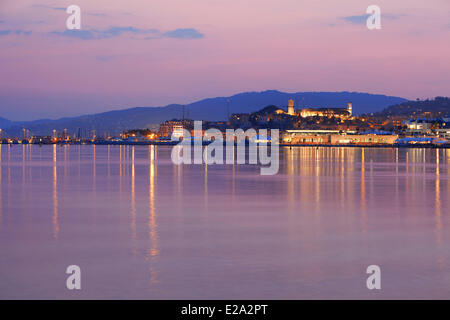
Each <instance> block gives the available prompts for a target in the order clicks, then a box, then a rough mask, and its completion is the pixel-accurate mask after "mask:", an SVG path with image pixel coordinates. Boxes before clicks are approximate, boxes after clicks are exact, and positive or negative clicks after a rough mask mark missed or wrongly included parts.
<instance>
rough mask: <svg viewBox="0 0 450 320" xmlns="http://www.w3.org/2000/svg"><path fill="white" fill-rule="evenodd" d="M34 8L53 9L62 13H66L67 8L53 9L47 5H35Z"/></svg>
mask: <svg viewBox="0 0 450 320" xmlns="http://www.w3.org/2000/svg"><path fill="white" fill-rule="evenodd" d="M32 7H33V8H41V9H52V10H60V11H66V8H63V7H53V6H49V5H46V4H33V5H32Z"/></svg>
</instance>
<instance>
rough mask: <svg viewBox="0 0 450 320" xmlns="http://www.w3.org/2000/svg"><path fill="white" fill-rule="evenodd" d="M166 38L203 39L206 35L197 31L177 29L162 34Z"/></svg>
mask: <svg viewBox="0 0 450 320" xmlns="http://www.w3.org/2000/svg"><path fill="white" fill-rule="evenodd" d="M162 35H163V36H164V37H166V38H176V39H201V38H203V37H204V35H203V34H202V33H200V32H198V31H197V30H195V29H192V28H187V29H175V30H172V31H168V32H164V33H163V34H162Z"/></svg>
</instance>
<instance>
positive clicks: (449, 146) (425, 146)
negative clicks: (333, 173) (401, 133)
mask: <svg viewBox="0 0 450 320" xmlns="http://www.w3.org/2000/svg"><path fill="white" fill-rule="evenodd" d="M210 143H211V142H210V141H208V142H203V143H202V146H208V145H209V144H210ZM177 144H179V141H173V142H172V141H167V142H161V141H137V142H123V141H120V142H118V141H109V142H108V141H101V142H87V143H1V144H0V146H2V145H8V146H10V147H12V146H14V145H17V146H19V145H39V146H43V145H58V146H64V145H75V146H79V145H117V146H121V145H131V146H148V145H156V146H176V145H177ZM192 145H194V144H193V143H192ZM224 145H225V143H224ZM236 145H237V144H236V143H235V144H234V146H236ZM245 145H246V146H248V142H247V143H245ZM267 146H270V143H267ZM279 146H280V147H290V148H292V147H315V148H319V147H324V148H342V147H349V148H393V149H396V148H398V149H401V148H416V149H417V148H419V149H450V144H444V145H434V144H319V143H305V144H289V143H280V144H279Z"/></svg>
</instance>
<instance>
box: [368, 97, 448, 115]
mask: <svg viewBox="0 0 450 320" xmlns="http://www.w3.org/2000/svg"><path fill="white" fill-rule="evenodd" d="M376 116H384V117H386V116H405V117H432V118H439V117H450V98H448V97H436V98H434V99H433V100H429V99H427V100H417V101H407V102H403V103H400V104H396V105H393V106H390V107H388V108H386V109H384V110H382V111H380V112H377V113H376Z"/></svg>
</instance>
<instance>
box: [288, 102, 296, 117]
mask: <svg viewBox="0 0 450 320" xmlns="http://www.w3.org/2000/svg"><path fill="white" fill-rule="evenodd" d="M288 115H290V116H293V115H295V110H294V100H292V99H291V100H289V101H288Z"/></svg>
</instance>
